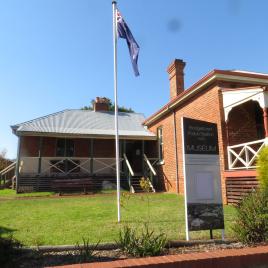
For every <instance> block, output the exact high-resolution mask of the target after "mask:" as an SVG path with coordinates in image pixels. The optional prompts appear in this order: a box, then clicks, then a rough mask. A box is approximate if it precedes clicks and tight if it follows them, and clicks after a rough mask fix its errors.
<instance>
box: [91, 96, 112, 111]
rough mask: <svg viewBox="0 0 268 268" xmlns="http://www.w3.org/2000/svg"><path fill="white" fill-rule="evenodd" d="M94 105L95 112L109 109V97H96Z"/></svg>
mask: <svg viewBox="0 0 268 268" xmlns="http://www.w3.org/2000/svg"><path fill="white" fill-rule="evenodd" d="M93 107H94V112H100V111H109V100H108V99H107V98H102V97H96V99H95V102H94V105H93Z"/></svg>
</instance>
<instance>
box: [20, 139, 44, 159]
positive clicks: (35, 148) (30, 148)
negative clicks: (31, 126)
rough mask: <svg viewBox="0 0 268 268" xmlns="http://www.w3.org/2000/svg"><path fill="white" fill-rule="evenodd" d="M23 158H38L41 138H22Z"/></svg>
mask: <svg viewBox="0 0 268 268" xmlns="http://www.w3.org/2000/svg"><path fill="white" fill-rule="evenodd" d="M20 146H21V156H25V157H37V156H38V154H39V137H32V136H23V137H21V145H20Z"/></svg>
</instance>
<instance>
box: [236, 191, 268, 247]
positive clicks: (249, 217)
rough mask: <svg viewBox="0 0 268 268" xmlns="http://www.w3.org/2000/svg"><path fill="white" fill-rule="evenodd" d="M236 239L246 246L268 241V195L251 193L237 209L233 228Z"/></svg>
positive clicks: (265, 193)
mask: <svg viewBox="0 0 268 268" xmlns="http://www.w3.org/2000/svg"><path fill="white" fill-rule="evenodd" d="M233 230H234V233H235V236H236V238H237V239H238V240H239V241H241V242H243V243H246V244H253V243H259V242H264V241H267V240H268V194H267V192H266V191H260V190H258V191H253V192H252V193H250V194H249V195H248V196H246V197H244V199H243V200H242V201H241V203H240V204H239V205H238V207H237V218H236V221H235V224H234V227H233Z"/></svg>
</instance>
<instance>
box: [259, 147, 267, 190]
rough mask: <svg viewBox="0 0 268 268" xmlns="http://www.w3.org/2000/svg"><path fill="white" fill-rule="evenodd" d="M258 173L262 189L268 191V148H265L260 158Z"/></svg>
mask: <svg viewBox="0 0 268 268" xmlns="http://www.w3.org/2000/svg"><path fill="white" fill-rule="evenodd" d="M257 171H258V180H259V182H260V186H261V189H262V190H265V191H268V147H264V148H263V149H262V150H261V152H260V154H259V156H258V160H257Z"/></svg>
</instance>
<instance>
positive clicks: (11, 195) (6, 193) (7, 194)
mask: <svg viewBox="0 0 268 268" xmlns="http://www.w3.org/2000/svg"><path fill="white" fill-rule="evenodd" d="M54 194H55V193H54V192H33V193H25V194H16V191H14V190H12V189H3V190H0V198H5V199H6V198H8V199H17V198H21V197H44V196H52V195H54Z"/></svg>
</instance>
